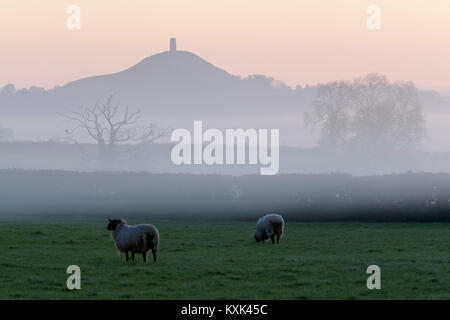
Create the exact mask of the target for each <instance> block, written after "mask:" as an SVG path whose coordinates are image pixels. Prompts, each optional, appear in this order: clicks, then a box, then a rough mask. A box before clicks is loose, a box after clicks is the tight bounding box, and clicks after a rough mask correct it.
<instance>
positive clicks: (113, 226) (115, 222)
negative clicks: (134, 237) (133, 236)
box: [106, 219, 120, 231]
mask: <svg viewBox="0 0 450 320" xmlns="http://www.w3.org/2000/svg"><path fill="white" fill-rule="evenodd" d="M118 224H120V220H118V219H109V223H108V226H107V227H106V229H108V230H109V231H111V230H116V228H117V225H118Z"/></svg>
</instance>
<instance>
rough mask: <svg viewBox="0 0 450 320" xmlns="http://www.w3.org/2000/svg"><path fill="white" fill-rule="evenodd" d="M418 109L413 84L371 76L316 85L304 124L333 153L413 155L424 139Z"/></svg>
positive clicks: (421, 117)
mask: <svg viewBox="0 0 450 320" xmlns="http://www.w3.org/2000/svg"><path fill="white" fill-rule="evenodd" d="M421 107H422V106H421V103H420V101H419V97H418V90H417V88H416V87H415V85H414V84H413V83H412V82H396V83H390V82H389V81H388V80H387V79H386V77H385V76H383V75H379V74H376V73H371V74H368V75H367V76H365V77H363V78H358V79H355V80H354V81H353V82H345V81H334V82H329V83H327V84H322V85H319V87H318V93H317V96H316V98H315V99H314V101H313V110H312V112H311V113H308V114H306V115H305V122H306V124H307V125H311V126H313V127H315V126H319V127H320V140H319V144H320V145H321V146H322V147H324V148H328V149H332V150H335V151H348V150H354V151H358V150H359V151H368V152H370V151H375V152H379V151H384V152H386V151H395V150H411V149H413V148H415V147H416V146H417V145H418V144H419V143H420V141H421V140H422V138H423V137H424V135H425V120H424V117H423V115H422V111H421Z"/></svg>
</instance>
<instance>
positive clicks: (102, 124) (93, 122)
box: [60, 95, 168, 168]
mask: <svg viewBox="0 0 450 320" xmlns="http://www.w3.org/2000/svg"><path fill="white" fill-rule="evenodd" d="M113 98H114V95H109V96H108V97H107V98H106V100H105V101H104V102H97V103H96V104H95V105H93V106H92V107H83V108H81V110H80V111H68V112H66V113H60V115H61V116H62V117H64V118H65V119H67V120H70V121H72V122H74V123H75V127H73V128H71V129H66V138H67V139H68V140H70V141H72V142H74V143H78V140H77V138H75V135H74V134H75V132H76V131H78V130H82V131H84V132H85V133H87V135H88V136H89V137H90V138H91V139H92V140H94V141H95V142H96V143H97V145H98V151H99V160H100V163H101V164H102V165H104V166H105V167H106V168H112V167H113V166H114V164H115V162H116V157H117V153H118V146H119V145H120V144H125V143H144V142H145V143H153V142H155V141H156V140H158V139H160V138H162V137H164V136H166V135H167V134H168V130H167V129H161V128H157V126H156V125H154V124H150V125H147V126H145V127H141V128H139V127H137V123H138V120H139V119H140V118H141V116H142V113H141V111H140V110H136V111H131V110H130V109H129V108H128V106H125V107H121V106H120V105H119V104H115V103H113Z"/></svg>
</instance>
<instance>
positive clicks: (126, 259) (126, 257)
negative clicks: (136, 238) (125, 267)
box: [125, 251, 129, 262]
mask: <svg viewBox="0 0 450 320" xmlns="http://www.w3.org/2000/svg"><path fill="white" fill-rule="evenodd" d="M128 259H129V257H128V251H125V261H126V262H128Z"/></svg>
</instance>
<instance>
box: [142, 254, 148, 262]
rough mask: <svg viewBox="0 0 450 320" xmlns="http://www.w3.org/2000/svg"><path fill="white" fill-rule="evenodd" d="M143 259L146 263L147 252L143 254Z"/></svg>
mask: <svg viewBox="0 0 450 320" xmlns="http://www.w3.org/2000/svg"><path fill="white" fill-rule="evenodd" d="M142 257H143V258H144V262H147V252H143V253H142Z"/></svg>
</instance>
